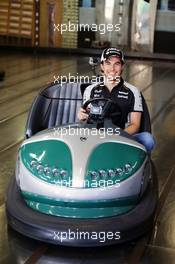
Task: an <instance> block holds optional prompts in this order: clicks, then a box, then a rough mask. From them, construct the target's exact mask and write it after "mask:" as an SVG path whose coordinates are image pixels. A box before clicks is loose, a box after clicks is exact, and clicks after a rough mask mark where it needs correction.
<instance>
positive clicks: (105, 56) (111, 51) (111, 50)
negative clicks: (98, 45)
mask: <svg viewBox="0 0 175 264" xmlns="http://www.w3.org/2000/svg"><path fill="white" fill-rule="evenodd" d="M111 56H117V57H119V58H120V60H121V62H122V63H124V55H123V52H122V51H121V50H119V49H117V48H107V49H104V50H103V52H102V55H101V63H103V62H104V61H105V60H107V59H108V58H109V57H111Z"/></svg>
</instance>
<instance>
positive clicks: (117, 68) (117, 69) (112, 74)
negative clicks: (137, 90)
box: [101, 56, 124, 83]
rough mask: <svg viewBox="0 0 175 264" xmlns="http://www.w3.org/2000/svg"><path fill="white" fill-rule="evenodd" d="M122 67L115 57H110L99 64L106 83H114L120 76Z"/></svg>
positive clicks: (118, 59)
mask: <svg viewBox="0 0 175 264" xmlns="http://www.w3.org/2000/svg"><path fill="white" fill-rule="evenodd" d="M123 67H124V65H123V64H122V62H121V60H120V58H119V57H117V56H111V57H109V58H108V59H107V60H105V61H104V62H103V64H101V69H102V71H103V72H104V75H105V77H106V81H107V82H108V83H115V82H117V81H118V79H119V77H120V76H121V74H122V71H123Z"/></svg>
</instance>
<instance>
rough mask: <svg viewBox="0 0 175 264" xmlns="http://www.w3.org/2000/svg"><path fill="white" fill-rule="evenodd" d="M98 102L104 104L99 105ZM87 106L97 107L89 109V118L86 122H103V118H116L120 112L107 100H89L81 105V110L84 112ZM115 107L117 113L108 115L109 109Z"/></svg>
mask: <svg viewBox="0 0 175 264" xmlns="http://www.w3.org/2000/svg"><path fill="white" fill-rule="evenodd" d="M99 102H104V104H103V105H100V104H99ZM89 104H92V105H93V104H96V105H97V106H92V107H91V109H90V112H89V113H88V114H89V117H88V120H87V122H92V121H96V122H103V121H104V119H105V118H116V117H119V116H121V110H120V108H119V106H118V105H117V104H116V103H114V102H113V101H112V100H111V99H109V98H102V97H100V98H93V99H89V100H87V101H86V102H85V103H84V104H83V106H82V108H83V109H85V110H86V109H87V107H88V105H89ZM115 105H116V106H117V108H118V109H117V111H115V112H113V113H110V108H111V107H112V106H115ZM116 106H115V107H116Z"/></svg>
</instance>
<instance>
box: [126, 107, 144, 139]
mask: <svg viewBox="0 0 175 264" xmlns="http://www.w3.org/2000/svg"><path fill="white" fill-rule="evenodd" d="M141 115H142V113H141V112H131V116H130V124H129V126H128V127H127V128H125V129H124V131H126V132H127V133H128V134H130V135H133V134H135V133H138V131H139V128H140V123H141Z"/></svg>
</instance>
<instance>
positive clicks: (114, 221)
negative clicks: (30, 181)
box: [6, 177, 158, 247]
mask: <svg viewBox="0 0 175 264" xmlns="http://www.w3.org/2000/svg"><path fill="white" fill-rule="evenodd" d="M157 193H158V190H157V184H156V181H153V182H152V183H150V185H149V188H148V189H147V191H146V193H145V194H144V196H143V197H142V200H141V201H140V203H139V204H138V205H137V206H136V207H135V208H134V210H132V211H130V212H128V213H127V214H124V215H120V216H116V217H108V218H103V219H102V218H101V219H83V220H82V219H73V218H63V217H56V216H51V215H46V214H42V213H39V212H37V211H34V210H33V209H31V208H30V207H28V206H27V205H26V203H25V201H24V200H23V198H22V196H21V194H20V191H19V188H18V186H17V184H16V180H15V177H13V178H12V181H11V183H10V185H9V188H8V193H7V199H6V213H7V218H8V223H9V225H10V226H11V227H12V228H13V229H15V230H16V231H18V232H19V233H21V234H23V235H25V236H28V237H30V238H33V239H36V240H40V241H44V242H48V243H52V244H61V245H66V246H77V247H93V246H105V245H111V244H117V243H123V242H126V241H129V240H133V239H135V238H137V237H139V236H142V235H143V234H144V233H146V232H148V231H149V230H150V228H151V227H152V225H153V220H154V214H155V210H156V204H157V199H158V195H157Z"/></svg>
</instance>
